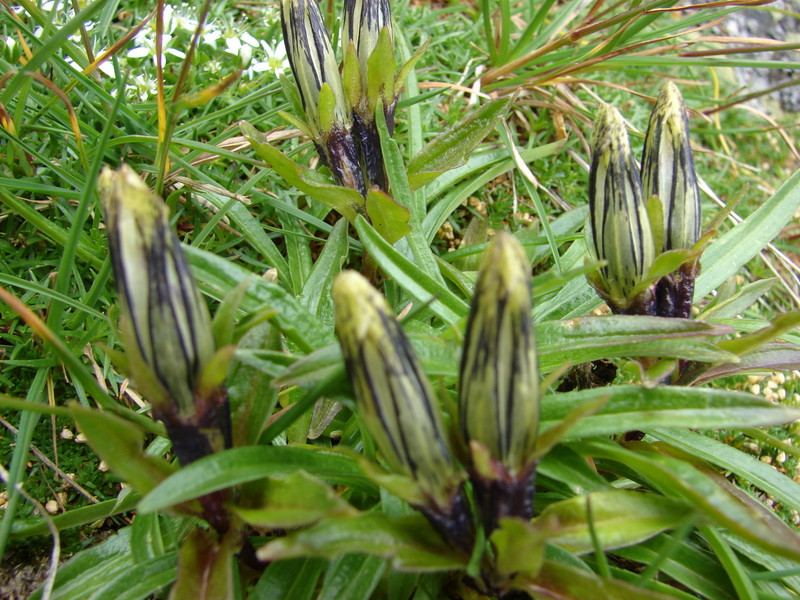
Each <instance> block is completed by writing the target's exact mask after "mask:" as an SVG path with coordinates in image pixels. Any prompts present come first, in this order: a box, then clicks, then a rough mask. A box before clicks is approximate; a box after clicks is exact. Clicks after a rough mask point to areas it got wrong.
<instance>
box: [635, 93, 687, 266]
mask: <svg viewBox="0 0 800 600" xmlns="http://www.w3.org/2000/svg"><path fill="white" fill-rule="evenodd" d="M642 189H643V191H644V197H645V198H649V197H651V196H653V195H655V196H658V198H659V200H660V201H661V204H662V207H663V213H664V246H663V250H664V251H666V250H688V249H690V248H692V246H694V244H695V242H696V241H697V239H698V238H699V237H700V192H699V190H698V187H697V177H696V176H695V170H694V158H693V156H692V145H691V143H690V141H689V121H688V119H687V117H686V107H685V106H684V104H683V98H681V94H680V92H679V91H678V88H677V87H676V86H675V84H674V83H672V82H671V81H668V82H667V83H666V84H665V85H664V87H663V88H662V90H661V94H660V95H659V96H658V101H657V102H656V105H655V107H654V108H653V112H652V114H651V115H650V123H649V125H648V127H647V135H646V136H645V140H644V153H643V155H642Z"/></svg>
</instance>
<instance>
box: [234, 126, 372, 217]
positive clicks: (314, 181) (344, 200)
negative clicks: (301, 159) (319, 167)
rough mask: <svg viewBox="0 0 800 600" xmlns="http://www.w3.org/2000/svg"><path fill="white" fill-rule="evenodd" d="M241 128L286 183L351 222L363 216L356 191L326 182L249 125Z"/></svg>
mask: <svg viewBox="0 0 800 600" xmlns="http://www.w3.org/2000/svg"><path fill="white" fill-rule="evenodd" d="M240 128H241V130H242V135H244V136H245V137H246V138H247V140H248V141H249V142H250V145H251V146H252V147H253V150H255V151H256V154H258V155H259V157H261V159H262V160H263V161H264V162H266V163H267V164H268V165H269V166H270V167H272V168H273V169H275V171H277V172H278V174H279V175H280V176H281V177H283V179H284V180H285V181H286V183H287V184H289V185H292V186H294V187H296V188H297V189H299V190H300V191H301V192H303V193H305V194H308V195H309V196H311V197H312V198H314V200H318V201H319V202H322V203H323V204H326V205H328V206H330V207H331V208H333V209H334V210H336V211H337V212H338V213H339V214H340V215H342V216H343V217H344V218H346V219H347V220H348V221H350V222H351V223H352V222H353V221H355V218H356V215H357V214H364V212H365V211H364V197H363V196H362V195H361V194H359V193H358V192H357V191H356V190H352V189H350V188H346V187H342V186H339V185H333V184H332V183H328V182H325V181H324V180H322V179H321V177H320V175H319V174H318V173H316V172H315V171H312V170H311V169H308V168H306V167H303V166H302V165H298V164H297V163H295V162H294V161H292V160H289V159H288V158H286V156H284V155H283V153H282V152H281V151H280V150H278V149H277V148H275V147H273V146H271V145H270V144H268V143H267V141H266V139H265V138H264V134H262V133H261V132H260V131H258V130H256V129H255V128H254V127H253V126H252V125H250V124H249V123H247V122H244V121H243V122H241V123H240Z"/></svg>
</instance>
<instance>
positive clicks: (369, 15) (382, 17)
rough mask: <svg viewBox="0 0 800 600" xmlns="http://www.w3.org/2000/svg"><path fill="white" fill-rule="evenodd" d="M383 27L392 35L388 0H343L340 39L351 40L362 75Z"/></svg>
mask: <svg viewBox="0 0 800 600" xmlns="http://www.w3.org/2000/svg"><path fill="white" fill-rule="evenodd" d="M384 27H388V28H389V35H390V37H393V33H394V32H393V31H392V12H391V9H390V7H389V0H345V2H344V19H343V21H342V41H343V43H344V44H345V50H346V49H347V47H346V46H347V44H348V43H349V42H350V41H352V42H353V44H354V45H355V48H356V53H357V54H358V62H359V65H360V66H361V73H362V75H366V72H367V60H369V57H370V56H371V55H372V52H373V50H375V47H376V46H377V45H378V36H379V35H380V33H381V30H382V29H383V28H384Z"/></svg>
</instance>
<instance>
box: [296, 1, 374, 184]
mask: <svg viewBox="0 0 800 600" xmlns="http://www.w3.org/2000/svg"><path fill="white" fill-rule="evenodd" d="M281 23H282V26H283V40H284V44H285V45H286V50H287V55H288V57H289V65H290V66H291V67H292V73H293V74H294V78H295V81H296V82H297V88H298V90H299V91H300V99H301V101H302V103H303V110H304V111H305V113H306V121H307V124H308V126H309V130H310V132H311V133H312V135H313V137H314V144H315V146H316V148H317V152H319V155H320V158H321V159H322V162H323V163H324V164H325V165H326V166H327V167H328V168H329V169H330V170H331V171H332V173H333V175H334V177H335V179H336V181H337V182H338V183H339V185H343V186H346V187H349V188H352V189H355V190H357V191H358V192H360V193H361V195H362V196H363V195H366V185H365V183H364V174H363V173H362V170H361V164H360V162H359V158H358V150H357V148H356V145H355V140H354V139H353V134H352V131H351V127H352V125H351V122H350V117H349V111H348V108H347V103H346V101H345V96H344V90H343V88H342V79H341V76H340V75H339V65H338V63H337V61H336V57H335V56H334V54H333V48H332V47H331V41H330V38H329V37H328V32H327V30H326V29H325V23H324V21H323V19H322V14H321V13H320V11H319V5H318V3H317V0H283V4H282V10H281Z"/></svg>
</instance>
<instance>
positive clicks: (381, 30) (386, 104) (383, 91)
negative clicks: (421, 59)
mask: <svg viewBox="0 0 800 600" xmlns="http://www.w3.org/2000/svg"><path fill="white" fill-rule="evenodd" d="M342 46H343V50H344V88H345V95H346V96H347V98H348V100H349V102H350V106H351V108H352V115H351V116H352V119H353V134H354V137H355V139H356V143H357V146H358V150H359V152H360V155H361V160H362V163H363V164H364V169H365V174H366V177H367V181H368V183H369V185H377V186H378V187H379V188H380V189H382V190H384V191H386V190H388V184H387V177H386V171H385V168H384V164H383V151H382V149H381V143H380V136H379V134H378V126H377V124H376V123H375V113H376V111H377V110H379V108H378V107H379V105H380V106H382V107H383V114H384V117H385V120H386V126H387V130H388V131H389V134H390V135H391V134H392V132H393V131H394V111H395V107H396V105H397V90H396V89H395V75H396V70H397V65H396V63H395V60H394V32H393V30H392V13H391V9H390V8H389V0H345V5H344V19H343V21H342Z"/></svg>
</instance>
